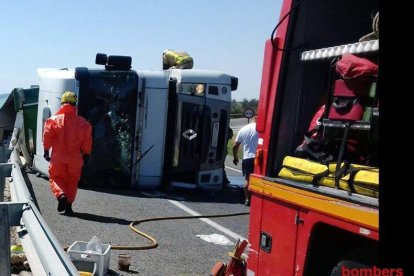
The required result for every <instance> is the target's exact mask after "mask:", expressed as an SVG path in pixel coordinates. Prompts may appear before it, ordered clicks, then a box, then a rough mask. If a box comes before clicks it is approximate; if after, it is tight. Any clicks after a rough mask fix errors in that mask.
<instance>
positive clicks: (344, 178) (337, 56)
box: [247, 0, 402, 275]
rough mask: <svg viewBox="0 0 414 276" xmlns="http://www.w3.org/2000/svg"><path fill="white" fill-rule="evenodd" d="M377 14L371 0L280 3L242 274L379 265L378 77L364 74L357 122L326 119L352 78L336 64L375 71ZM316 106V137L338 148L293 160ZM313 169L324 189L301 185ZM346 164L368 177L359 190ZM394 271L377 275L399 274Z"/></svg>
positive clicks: (266, 70) (269, 50)
mask: <svg viewBox="0 0 414 276" xmlns="http://www.w3.org/2000/svg"><path fill="white" fill-rule="evenodd" d="M378 14H379V13H378V1H376V0H369V1H357V0H347V1H337V0H334V1H319V0H318V1H306V0H285V1H283V3H282V8H281V13H280V20H279V21H278V24H277V25H276V27H275V29H274V31H273V33H272V35H271V38H270V39H269V40H267V41H266V44H265V51H264V62H263V72H262V82H261V89H260V98H259V107H258V111H257V113H258V118H257V124H256V129H257V131H258V133H259V142H258V147H257V152H256V160H255V171H254V174H252V175H251V176H250V181H249V190H250V191H251V193H252V200H251V212H250V221H249V236H248V240H249V242H250V246H251V247H250V250H249V251H248V258H247V275H371V274H357V273H360V272H361V271H365V272H371V273H376V272H375V271H374V270H375V269H377V270H378V269H379V268H378V252H379V200H378V197H379V191H378V186H379V184H378V178H379V177H378V174H379V169H378V166H379V165H378V163H379V156H378V154H377V153H378V118H379V100H378V94H379V93H378V92H379V89H377V88H376V87H377V86H376V83H377V82H378V79H379V78H378V75H375V76H371V77H370V78H369V81H368V84H367V85H366V86H365V88H364V89H365V95H364V97H365V98H364V100H365V101H364V102H363V101H362V100H360V98H358V97H356V98H358V100H360V102H361V105H362V107H361V108H362V113H363V114H362V113H361V117H360V118H357V119H355V118H349V117H347V116H345V115H338V114H337V115H338V116H336V117H335V116H331V113H332V110H333V109H334V108H336V107H337V106H334V105H335V104H337V105H341V103H340V104H338V103H337V102H336V100H338V99H336V98H335V97H337V96H338V93H339V92H338V90H340V88H339V86H341V84H344V82H345V83H347V82H348V80H344V79H343V78H341V76H340V75H338V73H337V71H336V70H335V68H336V67H335V65H337V64H338V62H339V61H340V60H341V58H343V57H345V55H349V54H351V55H352V56H355V57H357V58H361V59H368V60H369V61H371V62H373V63H374V64H377V65H378V56H379V37H378V25H376V26H375V24H378V21H377V22H375V20H378V18H379V15H378ZM367 35H369V36H367ZM363 37H365V38H364V39H363ZM349 81H352V80H349ZM341 87H343V86H341ZM345 90H347V91H348V92H349V90H352V89H350V88H349V87H348V88H346V89H345ZM339 96H344V95H339ZM354 96H355V95H354ZM352 102H353V103H355V99H354V100H353V101H352ZM362 102H363V103H362ZM321 106H323V107H324V108H325V109H322V111H323V112H320V113H319V115H320V117H318V120H317V123H316V124H314V125H313V127H315V128H316V129H317V133H318V135H319V136H318V137H319V138H320V139H324V141H328V142H332V143H333V144H335V147H333V152H334V155H333V157H332V158H331V159H330V160H328V159H326V160H324V162H322V161H321V160H316V158H310V157H312V156H311V155H308V156H305V157H304V156H303V155H299V154H298V147H300V146H301V145H303V144H304V143H306V142H309V140H307V139H310V138H311V137H310V136H307V135H309V131H310V125H311V124H312V122H313V123H315V122H314V118H315V114H317V112H318V110H319V111H320V110H321ZM329 109H331V112H329ZM313 138H314V137H313ZM350 141H354V142H356V143H357V144H358V146H361V147H364V149H366V151H364V152H365V156H364V158H362V159H358V160H356V158H354V159H347V158H348V157H349V156H351V154H350V153H349V151H350V149H349V143H350ZM335 151H336V152H335ZM292 160H293V161H294V162H293V161H292ZM327 160H328V161H327ZM292 163H293V165H292ZM294 164H296V165H298V166H299V167H301V166H302V168H303V169H304V170H303V171H301V170H300V169H299V168H298V167H295V165H294ZM319 165H321V166H324V167H325V168H326V170H325V171H324V173H323V176H324V177H325V178H329V177H331V182H330V183H331V184H330V185H327V184H326V183H325V184H323V183H321V182H320V180H321V178H320V177H321V176H322V175H319V179H318V181H314V180H315V179H316V176H315V175H313V176H311V179H312V180H311V181H306V177H304V175H306V174H307V173H310V174H312V173H311V172H309V171H308V172H306V169H309V170H310V171H312V169H313V166H319ZM345 166H347V167H348V169H349V168H351V167H352V166H353V167H360V168H365V169H367V170H369V171H370V173H374V174H375V175H376V176H374V177H373V178H374V181H373V183H365V184H361V186H360V187H359V188H358V187H357V184H356V180H355V179H353V181H354V182H353V184H354V185H351V184H350V183H351V182H350V174H352V172H350V171H349V170H348V171H347V170H343V171H342V172H341V174H340V173H338V170H340V169H341V168H342V167H345ZM282 170H288V171H289V173H287V174H286V173H282ZM361 170H363V169H361ZM361 170H360V169H357V170H356V171H358V172H359V173H361ZM354 172H355V171H354ZM315 174H317V173H315ZM354 176H355V174H354V175H353V177H354ZM364 185H365V186H364ZM351 186H354V187H351ZM362 186H364V187H365V188H366V187H367V186H368V188H367V189H368V190H369V189H371V190H370V192H367V190H365V192H364V191H363V190H364V188H362ZM355 270H358V271H355ZM346 272H348V273H349V274H346ZM351 273H352V274H351ZM393 273H394V274H381V275H402V270H401V269H399V270H398V269H394V270H393ZM372 275H380V274H372Z"/></svg>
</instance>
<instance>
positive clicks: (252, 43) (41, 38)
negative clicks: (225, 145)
mask: <svg viewBox="0 0 414 276" xmlns="http://www.w3.org/2000/svg"><path fill="white" fill-rule="evenodd" d="M280 5H281V1H280V0H258V1H253V0H208V1H207V0H204V1H203V0H187V1H184V0H176V1H167V0H165V1H164V0H118V1H114V0H111V1H109V0H99V1H92V0H83V1H78V0H75V1H64V0H53V1H44V0H43V1H41V0H30V1H23V0H14V1H7V2H4V3H3V5H1V6H0V26H1V27H0V28H1V37H2V39H1V43H0V50H1V51H0V53H1V62H0V73H1V74H0V93H10V91H11V90H12V89H14V88H16V87H22V88H28V87H30V85H32V84H38V83H39V80H38V76H37V73H36V70H37V68H40V67H53V68H54V67H56V68H75V67H79V66H86V67H91V68H97V67H98V66H97V65H95V64H94V62H95V55H96V53H98V52H101V53H106V54H108V55H129V56H132V67H133V69H145V70H160V69H161V67H162V62H161V56H162V52H163V51H164V50H165V49H166V48H170V49H174V50H184V51H187V52H188V53H189V54H190V55H191V56H192V57H193V58H194V69H207V70H219V71H223V72H225V73H228V74H231V75H233V76H236V77H238V78H239V88H238V90H237V91H235V92H234V93H233V98H234V99H236V100H242V99H244V98H247V99H253V98H258V97H259V90H260V82H261V70H262V64H263V51H264V44H265V41H266V40H267V39H269V37H270V34H271V32H272V30H273V28H274V26H275V24H276V23H277V20H278V18H279V13H280Z"/></svg>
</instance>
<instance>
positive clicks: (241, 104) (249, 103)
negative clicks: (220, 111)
mask: <svg viewBox="0 0 414 276" xmlns="http://www.w3.org/2000/svg"><path fill="white" fill-rule="evenodd" d="M258 105H259V100H257V99H251V100H248V99H243V100H242V101H236V100H232V101H231V114H232V115H233V116H235V117H238V115H240V116H243V111H244V110H245V109H246V108H251V109H253V110H254V111H255V112H256V111H257V107H258Z"/></svg>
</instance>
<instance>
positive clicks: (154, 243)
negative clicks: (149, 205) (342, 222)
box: [64, 212, 249, 251]
mask: <svg viewBox="0 0 414 276" xmlns="http://www.w3.org/2000/svg"><path fill="white" fill-rule="evenodd" d="M248 214H249V212H244V213H231V214H216V215H201V216H177V217H155V218H148V219H141V220H136V221H133V222H131V223H130V224H129V228H130V229H131V230H132V231H134V232H135V233H137V234H138V235H140V236H142V237H144V238H146V239H148V240H150V241H151V244H150V245H142V246H124V245H111V249H112V250H147V249H152V248H156V247H157V246H158V242H157V240H156V239H155V238H153V237H151V236H150V235H148V234H147V233H144V232H142V231H140V230H138V229H137V228H135V227H134V226H135V225H138V224H140V223H144V222H149V221H160V220H176V219H199V218H222V217H234V216H242V215H248ZM68 248H69V247H68V246H66V247H65V248H64V250H65V251H67V249H68Z"/></svg>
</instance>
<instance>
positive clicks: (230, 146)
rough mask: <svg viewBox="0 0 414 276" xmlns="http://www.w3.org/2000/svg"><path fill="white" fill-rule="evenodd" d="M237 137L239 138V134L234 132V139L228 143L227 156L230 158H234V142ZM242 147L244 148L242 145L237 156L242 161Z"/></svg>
mask: <svg viewBox="0 0 414 276" xmlns="http://www.w3.org/2000/svg"><path fill="white" fill-rule="evenodd" d="M236 136H237V132H234V133H233V138H231V139H230V140H229V142H228V143H227V154H228V155H230V156H233V146H234V144H235V142H234V140H235V139H236ZM242 147H243V146H242V145H240V148H239V151H238V152H237V156H238V157H239V159H240V160H243V148H242ZM232 159H233V157H232Z"/></svg>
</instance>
